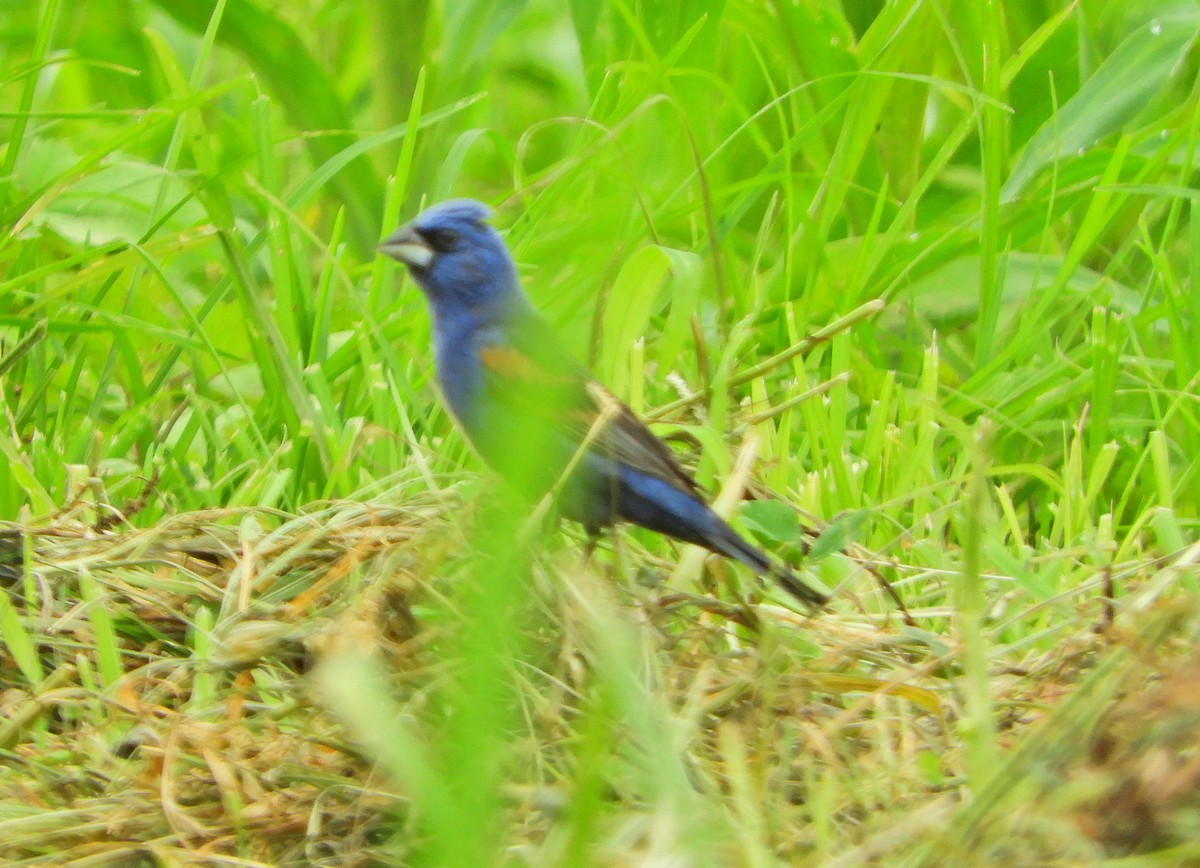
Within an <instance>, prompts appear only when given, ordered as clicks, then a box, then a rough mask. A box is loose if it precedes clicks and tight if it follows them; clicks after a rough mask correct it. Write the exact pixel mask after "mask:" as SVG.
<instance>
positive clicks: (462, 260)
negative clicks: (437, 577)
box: [380, 199, 826, 606]
mask: <svg viewBox="0 0 1200 868" xmlns="http://www.w3.org/2000/svg"><path fill="white" fill-rule="evenodd" d="M489 213H490V212H489V211H488V208H487V206H485V205H483V204H482V203H480V202H475V201H473V200H468V199H457V200H452V201H449V202H443V203H442V204H440V205H436V206H434V207H432V208H429V209H428V210H426V211H425V212H423V213H422V214H420V215H419V216H418V217H417V218H416V219H414V220H413V221H412V222H411V223H409V224H407V225H406V226H403V227H401V228H400V229H399V230H397V231H396V232H395V233H394V234H392V235H391V236H390V237H389V238H388V239H387V240H386V241H384V243H383V244H382V245H381V246H380V250H381V251H382V252H383V253H385V254H387V255H388V256H391V257H392V258H394V259H397V260H399V261H400V262H403V263H405V264H406V265H407V266H408V268H409V271H410V272H411V274H412V276H413V278H414V280H415V281H416V283H417V285H418V286H420V287H421V290H422V291H423V292H424V293H425V296H426V298H427V299H428V301H429V307H430V314H431V316H432V320H433V335H434V352H435V356H436V364H437V377H438V383H439V384H440V386H441V389H442V393H443V394H444V395H445V398H446V401H447V403H448V404H449V406H450V410H451V412H452V414H453V415H454V417H455V418H456V419H457V420H458V422H459V424H460V425H461V426H462V429H463V431H464V432H465V434H466V436H467V438H468V439H469V440H470V441H471V443H472V445H473V446H474V447H475V448H476V450H477V451H478V452H479V454H480V456H481V457H482V458H483V460H484V461H485V462H487V463H488V464H489V465H490V466H491V467H492V468H493V469H495V470H496V471H497V472H499V473H500V474H501V475H502V476H504V477H506V478H507V479H508V480H509V481H510V482H512V483H513V484H515V485H516V486H517V487H518V488H519V489H521V490H523V491H524V492H525V493H526V494H527V495H528V496H531V497H536V496H539V495H541V494H543V493H545V492H546V491H548V490H549V489H550V488H551V486H553V485H555V484H557V483H558V482H559V478H560V476H562V474H563V471H564V470H565V469H566V468H567V467H568V465H569V463H570V462H571V461H573V460H574V461H575V462H576V463H575V466H574V470H573V472H572V473H571V474H570V475H569V476H568V477H567V479H566V480H565V482H564V483H563V484H562V487H561V488H560V490H559V496H558V506H559V510H560V511H561V512H562V514H563V515H564V516H565V517H567V518H569V519H572V520H574V521H578V522H580V523H582V524H583V525H584V527H585V528H587V530H588V532H589V533H590V534H596V533H598V532H599V531H600V529H602V528H606V527H609V526H611V525H613V524H615V523H616V522H617V521H629V522H632V523H633V524H637V525H640V526H641V527H645V528H649V529H650V530H654V531H658V532H659V533H664V534H667V535H668V536H672V537H675V538H677V539H680V540H683V541H685V542H689V543H695V544H697V545H700V546H703V547H705V548H707V549H709V550H710V551H713V552H715V553H717V554H720V555H724V556H725V557H729V558H733V559H735V560H737V561H740V562H741V563H743V564H745V565H747V566H748V567H750V568H751V569H752V570H754V571H755V572H756V573H759V574H760V575H769V576H771V577H773V578H774V579H776V580H777V581H778V582H779V583H780V584H781V585H782V586H783V587H784V588H785V589H787V590H788V591H789V592H790V593H792V594H793V595H794V596H796V597H797V598H799V599H800V600H802V601H803V602H805V603H807V604H809V605H818V606H819V605H822V604H824V603H825V602H826V597H825V595H824V594H822V593H820V592H819V591H817V590H815V589H813V588H810V587H808V586H807V585H805V584H804V583H803V582H802V581H800V579H799V578H797V577H796V576H795V575H794V574H793V573H792V572H791V571H790V570H788V569H787V568H786V567H784V566H782V565H780V564H777V563H774V562H772V561H771V560H770V559H768V558H767V556H766V555H765V554H764V553H763V552H761V551H759V550H758V549H757V548H755V547H754V546H752V545H751V544H750V543H748V542H747V541H746V540H744V539H742V538H741V537H740V536H738V534H737V533H736V532H735V531H734V530H733V528H731V527H730V526H729V525H728V524H727V523H726V522H725V521H724V520H722V519H721V518H720V517H719V516H718V515H717V514H716V513H714V512H713V511H712V510H711V509H710V508H709V507H708V505H707V504H705V502H704V500H703V499H702V497H701V495H700V492H699V491H698V490H697V489H696V485H695V482H694V481H693V480H692V478H691V476H689V475H688V473H687V472H686V471H685V470H684V469H683V468H682V467H680V466H679V463H678V462H677V461H676V460H675V456H674V453H672V452H671V450H670V449H669V448H668V447H667V446H666V445H665V444H664V443H663V442H662V441H660V440H659V439H658V438H657V437H655V436H654V435H653V434H652V433H651V432H650V430H649V429H648V428H647V427H646V426H645V425H644V424H642V422H641V421H640V420H638V419H637V417H636V416H634V414H633V412H632V411H630V410H629V408H628V407H626V406H625V405H624V404H622V403H621V402H620V401H618V400H617V399H616V398H614V397H613V396H612V395H611V394H610V393H609V392H607V391H606V390H605V389H604V388H603V387H602V386H601V385H599V384H598V383H596V382H595V381H594V380H591V379H590V378H588V376H587V375H586V373H585V372H584V371H583V369H582V368H581V367H580V366H579V364H578V363H577V362H576V361H575V360H574V359H572V358H571V356H570V355H569V354H568V353H566V352H565V351H564V350H563V349H562V348H561V347H560V346H559V345H558V343H557V342H556V340H555V338H554V335H553V332H552V330H551V328H550V326H549V324H548V323H547V322H546V321H545V320H544V319H543V318H542V317H541V315H540V314H539V313H538V312H537V311H536V310H535V309H534V307H533V305H532V304H531V303H530V301H529V299H528V297H527V296H526V295H525V293H524V292H523V291H522V290H521V286H520V283H519V281H518V279H517V273H516V268H515V266H514V265H513V261H512V257H511V256H510V255H509V252H508V248H507V247H506V246H505V245H504V242H503V240H502V239H501V238H500V236H499V234H498V233H497V232H496V230H495V229H493V228H492V227H491V226H490V225H489V224H488V223H487V222H486V220H487V218H488V216H489ZM598 420H599V421H598ZM584 443H587V444H588V448H587V449H586V450H584V451H583V452H582V454H579V455H578V456H576V453H578V452H579V451H580V447H581V445H583V444H584Z"/></svg>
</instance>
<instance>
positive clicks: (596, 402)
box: [478, 317, 698, 494]
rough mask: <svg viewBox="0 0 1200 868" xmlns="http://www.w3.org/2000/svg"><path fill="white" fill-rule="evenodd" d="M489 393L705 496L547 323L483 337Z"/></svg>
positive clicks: (576, 440) (596, 449) (570, 438)
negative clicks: (561, 344) (557, 339)
mask: <svg viewBox="0 0 1200 868" xmlns="http://www.w3.org/2000/svg"><path fill="white" fill-rule="evenodd" d="M478 352H479V360H480V363H481V365H482V367H483V370H484V373H485V376H484V383H485V389H486V392H487V394H488V397H489V398H491V399H492V400H494V401H495V402H496V403H497V404H499V405H502V406H506V407H508V408H509V409H511V410H513V411H514V412H517V413H519V414H520V415H521V416H523V417H524V418H525V419H527V420H529V421H530V422H538V423H540V424H541V426H542V428H543V430H547V431H552V432H554V433H556V434H561V435H562V436H563V437H564V438H566V439H567V442H569V443H570V444H572V447H573V448H578V447H579V445H581V444H583V443H584V442H585V441H586V442H588V443H589V451H590V452H591V453H592V454H594V455H596V456H599V457H603V458H606V459H608V460H610V461H616V462H619V463H621V464H624V465H626V466H628V467H630V468H632V469H634V470H638V471H641V472H642V473H646V474H649V475H651V476H654V477H656V478H658V479H661V480H662V481H663V482H666V483H667V484H669V485H671V486H672V487H674V488H678V489H680V490H681V491H685V492H687V493H688V494H697V493H698V492H697V488H696V482H695V480H693V479H692V477H691V475H690V474H689V473H688V472H687V471H686V470H684V469H683V467H681V466H680V464H679V462H678V460H676V458H675V453H674V452H672V451H671V449H670V447H668V446H667V445H666V444H665V443H663V442H662V441H661V440H659V439H658V438H657V437H656V436H654V434H653V433H652V432H651V431H650V429H649V428H647V427H646V426H645V424H644V423H643V422H642V421H641V420H640V419H638V418H637V416H636V415H634V413H633V411H632V410H630V409H629V407H627V406H626V405H625V404H624V403H622V402H621V401H620V400H619V399H618V398H617V397H616V396H614V395H613V394H612V393H611V392H609V391H608V390H607V389H606V388H604V386H602V385H600V384H599V383H597V382H596V381H595V380H592V379H590V378H588V376H587V375H586V374H585V373H584V371H583V369H582V368H581V367H580V366H579V364H578V363H577V362H575V360H574V359H572V358H571V357H570V356H569V355H568V354H567V353H566V352H565V351H563V350H562V348H561V347H559V346H558V345H557V344H556V343H555V342H554V340H553V338H552V337H551V332H550V327H549V325H548V324H546V323H544V322H543V321H541V319H540V317H539V318H538V319H537V320H536V321H529V320H521V321H517V322H513V323H506V324H505V326H504V327H496V328H492V329H488V330H486V331H485V332H484V333H482V334H481V335H480V340H479V344H478Z"/></svg>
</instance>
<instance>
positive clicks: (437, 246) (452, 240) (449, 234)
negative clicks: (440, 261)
mask: <svg viewBox="0 0 1200 868" xmlns="http://www.w3.org/2000/svg"><path fill="white" fill-rule="evenodd" d="M458 239H459V235H458V233H457V232H455V231H454V230H453V229H434V230H431V231H429V232H426V233H425V240H426V241H428V242H429V246H430V247H432V248H433V249H434V250H436V251H437V252H438V253H446V252H447V251H449V250H451V249H452V248H453V247H454V245H456V244H458Z"/></svg>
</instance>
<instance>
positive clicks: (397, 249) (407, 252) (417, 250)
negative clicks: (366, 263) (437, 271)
mask: <svg viewBox="0 0 1200 868" xmlns="http://www.w3.org/2000/svg"><path fill="white" fill-rule="evenodd" d="M378 249H379V252H380V253H383V254H385V255H387V256H390V257H392V259H395V260H396V261H397V262H403V263H404V264H405V265H407V266H409V267H410V268H421V269H425V268H428V267H429V266H430V265H431V264H432V263H433V248H432V247H430V246H429V244H428V243H426V241H425V239H424V238H422V237H421V236H420V234H419V233H418V232H417V230H415V229H413V227H412V224H411V223H410V224H408V225H406V226H401V227H400V228H399V229H397V230H396V231H395V232H393V233H392V234H391V235H389V236H388V237H387V238H385V239H384V240H383V243H382V244H380V245H379V248H378Z"/></svg>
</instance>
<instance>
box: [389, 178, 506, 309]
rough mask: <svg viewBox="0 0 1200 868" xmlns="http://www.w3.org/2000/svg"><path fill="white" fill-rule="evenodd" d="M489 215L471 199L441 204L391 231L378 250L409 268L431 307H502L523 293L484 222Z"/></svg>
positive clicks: (499, 242)
mask: <svg viewBox="0 0 1200 868" xmlns="http://www.w3.org/2000/svg"><path fill="white" fill-rule="evenodd" d="M490 215H491V211H490V210H489V209H488V207H487V206H486V205H484V204H483V203H482V202H476V201H475V200H474V199H452V200H450V201H448V202H442V203H440V204H438V205H434V206H433V207H432V208H428V209H426V210H425V211H423V212H421V213H420V214H418V215H417V216H416V217H415V218H414V219H413V220H412V221H410V222H409V223H406V224H405V225H404V226H401V227H400V228H399V229H397V230H396V231H395V232H393V233H392V234H391V235H390V236H388V238H387V239H386V240H385V241H384V242H383V243H382V244H380V245H379V251H380V252H381V253H385V254H387V255H388V256H390V257H392V259H395V260H397V261H398V262H403V263H404V264H405V265H407V266H408V270H409V272H410V273H411V274H412V276H413V279H414V280H415V281H416V282H417V285H418V286H420V287H421V289H422V290H423V291H424V293H425V295H426V296H428V298H429V301H430V303H431V304H433V305H434V307H435V308H440V309H443V310H447V311H452V310H458V309H465V310H478V309H488V308H494V307H503V306H504V305H506V304H507V303H509V301H510V300H512V299H515V298H520V297H522V296H521V290H520V287H519V285H518V283H517V273H516V268H515V267H514V266H513V261H512V257H511V256H510V255H509V253H508V248H507V247H505V246H504V241H503V240H502V239H501V238H500V235H499V234H498V233H497V232H496V230H495V229H493V228H492V227H491V225H489V224H488V223H487V222H486V221H487V218H488V217H489V216H490Z"/></svg>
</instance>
